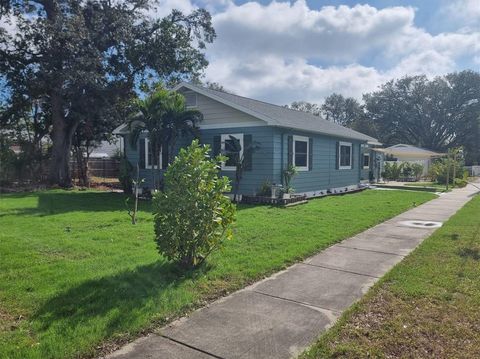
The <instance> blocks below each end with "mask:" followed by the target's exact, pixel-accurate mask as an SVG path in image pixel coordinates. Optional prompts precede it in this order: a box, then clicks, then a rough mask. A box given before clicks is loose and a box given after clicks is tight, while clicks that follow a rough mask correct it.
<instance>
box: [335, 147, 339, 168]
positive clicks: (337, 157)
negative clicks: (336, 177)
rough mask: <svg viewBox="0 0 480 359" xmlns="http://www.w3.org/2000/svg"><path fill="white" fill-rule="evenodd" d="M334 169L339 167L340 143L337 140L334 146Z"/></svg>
mask: <svg viewBox="0 0 480 359" xmlns="http://www.w3.org/2000/svg"><path fill="white" fill-rule="evenodd" d="M335 149H336V150H335V169H336V170H338V169H339V168H340V143H339V142H338V141H337V142H336V146H335Z"/></svg>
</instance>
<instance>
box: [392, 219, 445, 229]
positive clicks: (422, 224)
mask: <svg viewBox="0 0 480 359" xmlns="http://www.w3.org/2000/svg"><path fill="white" fill-rule="evenodd" d="M400 224H401V225H403V226H407V227H412V228H438V227H441V226H442V222H435V221H417V220H413V221H402V222H400Z"/></svg>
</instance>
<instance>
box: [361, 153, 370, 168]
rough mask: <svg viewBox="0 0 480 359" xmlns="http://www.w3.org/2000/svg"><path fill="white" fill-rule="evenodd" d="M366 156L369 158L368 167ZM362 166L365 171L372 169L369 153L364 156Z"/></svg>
mask: <svg viewBox="0 0 480 359" xmlns="http://www.w3.org/2000/svg"><path fill="white" fill-rule="evenodd" d="M365 156H367V157H368V165H367V166H365ZM362 166H363V169H364V170H368V169H369V168H370V154H369V153H364V154H363V156H362Z"/></svg>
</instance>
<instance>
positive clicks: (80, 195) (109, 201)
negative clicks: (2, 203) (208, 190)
mask: <svg viewBox="0 0 480 359" xmlns="http://www.w3.org/2000/svg"><path fill="white" fill-rule="evenodd" d="M26 197H37V198H38V202H37V205H36V207H20V208H19V207H14V208H9V209H6V210H4V211H2V213H0V217H3V216H8V215H37V216H48V215H55V214H61V213H67V212H79V211H85V212H87V211H88V212H112V211H125V210H126V206H125V199H126V198H127V196H125V195H124V194H122V193H111V192H74V191H64V192H57V191H51V192H49V191H46V192H36V193H28V194H21V195H20V194H16V195H13V196H11V195H8V197H6V198H26ZM139 209H140V210H141V211H147V212H149V211H151V202H150V201H143V200H142V201H140V202H139Z"/></svg>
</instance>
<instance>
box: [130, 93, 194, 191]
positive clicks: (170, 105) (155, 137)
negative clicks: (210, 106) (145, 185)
mask: <svg viewBox="0 0 480 359" xmlns="http://www.w3.org/2000/svg"><path fill="white" fill-rule="evenodd" d="M133 107H134V111H133V112H132V116H131V117H130V119H129V126H130V131H131V138H130V140H131V143H132V146H135V144H136V143H137V141H138V139H139V137H140V134H141V133H142V131H147V138H148V142H149V149H148V150H149V151H151V153H152V169H153V171H152V176H153V184H154V187H155V188H157V183H156V181H155V172H156V171H155V167H157V168H158V165H159V162H160V161H159V160H160V159H159V157H158V156H159V154H160V151H161V150H162V147H163V149H164V150H168V162H171V161H172V159H173V154H174V151H175V146H176V144H177V140H178V137H180V136H186V135H192V136H193V137H198V127H197V124H198V122H200V121H201V120H202V119H203V115H202V113H201V112H200V111H198V110H193V109H187V108H186V106H185V97H184V96H183V95H182V94H180V93H177V92H173V91H168V90H165V89H162V88H158V89H157V90H155V92H153V93H152V94H151V95H150V96H148V97H146V98H145V99H143V100H140V99H138V100H136V101H135V102H134V106H133Z"/></svg>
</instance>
